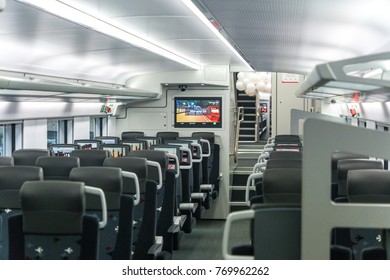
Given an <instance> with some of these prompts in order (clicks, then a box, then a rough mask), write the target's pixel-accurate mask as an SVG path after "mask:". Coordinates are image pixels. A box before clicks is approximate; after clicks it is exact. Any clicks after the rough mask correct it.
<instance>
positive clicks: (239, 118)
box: [234, 107, 244, 163]
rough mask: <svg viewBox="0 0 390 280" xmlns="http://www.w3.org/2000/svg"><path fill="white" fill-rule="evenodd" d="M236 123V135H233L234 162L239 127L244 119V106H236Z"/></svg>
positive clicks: (236, 152) (235, 159)
mask: <svg viewBox="0 0 390 280" xmlns="http://www.w3.org/2000/svg"><path fill="white" fill-rule="evenodd" d="M237 109H238V110H237V124H236V135H235V137H236V138H235V141H234V163H237V158H238V140H239V137H240V128H241V123H242V122H243V121H244V107H238V108H237Z"/></svg>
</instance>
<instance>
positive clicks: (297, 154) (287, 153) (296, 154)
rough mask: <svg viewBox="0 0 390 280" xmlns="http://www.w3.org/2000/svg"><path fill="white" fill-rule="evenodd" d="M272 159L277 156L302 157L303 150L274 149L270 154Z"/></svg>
mask: <svg viewBox="0 0 390 280" xmlns="http://www.w3.org/2000/svg"><path fill="white" fill-rule="evenodd" d="M269 158H270V159H277V158H295V159H302V152H301V151H300V152H294V151H273V152H272V153H270V154H269Z"/></svg>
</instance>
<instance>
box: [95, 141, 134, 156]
mask: <svg viewBox="0 0 390 280" xmlns="http://www.w3.org/2000/svg"><path fill="white" fill-rule="evenodd" d="M100 149H102V150H106V151H109V152H110V154H111V157H114V158H116V157H125V156H127V155H128V154H129V153H130V146H129V145H124V144H102V145H100Z"/></svg>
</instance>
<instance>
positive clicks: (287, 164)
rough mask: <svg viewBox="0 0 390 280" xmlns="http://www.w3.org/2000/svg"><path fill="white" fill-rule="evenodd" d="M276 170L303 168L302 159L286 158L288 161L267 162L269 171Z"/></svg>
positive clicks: (278, 159)
mask: <svg viewBox="0 0 390 280" xmlns="http://www.w3.org/2000/svg"><path fill="white" fill-rule="evenodd" d="M274 168H302V159H295V158H286V159H280V158H277V159H269V160H268V161H267V169H274Z"/></svg>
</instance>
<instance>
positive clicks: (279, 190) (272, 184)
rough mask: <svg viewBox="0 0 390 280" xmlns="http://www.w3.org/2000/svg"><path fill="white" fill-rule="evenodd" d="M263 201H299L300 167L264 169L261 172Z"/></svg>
mask: <svg viewBox="0 0 390 280" xmlns="http://www.w3.org/2000/svg"><path fill="white" fill-rule="evenodd" d="M263 195H264V203H297V204H300V203H301V196H302V169H300V168H281V169H266V170H265V171H264V174H263Z"/></svg>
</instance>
